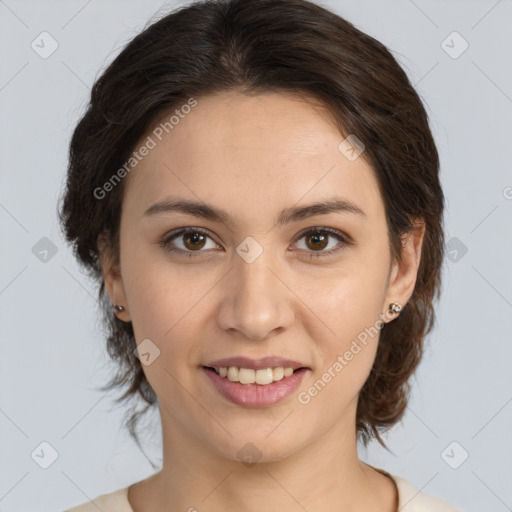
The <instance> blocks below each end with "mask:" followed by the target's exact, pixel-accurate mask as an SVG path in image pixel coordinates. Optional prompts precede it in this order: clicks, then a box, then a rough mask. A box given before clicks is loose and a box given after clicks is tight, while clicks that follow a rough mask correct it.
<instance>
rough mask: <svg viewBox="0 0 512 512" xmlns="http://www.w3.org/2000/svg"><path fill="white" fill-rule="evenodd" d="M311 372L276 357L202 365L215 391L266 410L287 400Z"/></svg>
mask: <svg viewBox="0 0 512 512" xmlns="http://www.w3.org/2000/svg"><path fill="white" fill-rule="evenodd" d="M308 370H310V368H308V367H307V366H305V365H304V364H303V363H301V362H299V361H294V360H291V359H285V358H282V357H277V356H269V357H263V358H261V359H251V358H247V357H230V358H225V359H217V360H215V361H211V362H209V363H208V364H207V365H205V366H203V371H204V372H205V375H206V376H207V377H208V378H209V380H210V382H212V383H213V385H214V387H215V388H216V390H217V391H218V392H219V393H220V394H221V395H222V396H224V398H227V399H228V400H230V401H231V402H234V403H235V404H237V405H242V406H245V407H267V406H270V405H274V404H276V403H278V402H280V401H281V400H284V399H285V398H286V397H288V396H289V395H290V394H291V393H292V392H293V391H294V390H295V389H296V388H297V387H298V386H299V385H300V383H301V381H302V378H303V377H304V375H305V374H306V373H307V371H308Z"/></svg>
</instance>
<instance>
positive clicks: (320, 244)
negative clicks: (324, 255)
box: [305, 233, 329, 251]
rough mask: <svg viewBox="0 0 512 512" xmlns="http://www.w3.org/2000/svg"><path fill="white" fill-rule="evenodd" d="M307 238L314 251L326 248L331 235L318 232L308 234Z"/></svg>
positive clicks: (307, 243)
mask: <svg viewBox="0 0 512 512" xmlns="http://www.w3.org/2000/svg"><path fill="white" fill-rule="evenodd" d="M305 238H306V245H307V246H308V247H309V248H310V249H312V250H314V251H321V250H322V249H325V248H326V247H327V245H328V242H329V236H326V235H322V234H318V233H313V234H308V235H306V237H305Z"/></svg>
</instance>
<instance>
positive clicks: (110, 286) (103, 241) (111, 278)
mask: <svg viewBox="0 0 512 512" xmlns="http://www.w3.org/2000/svg"><path fill="white" fill-rule="evenodd" d="M98 254H99V259H100V263H101V269H102V273H103V280H104V282H105V290H106V292H107V294H108V296H109V297H110V300H111V302H112V310H113V311H114V314H115V315H116V317H117V318H119V320H122V321H123V322H130V311H129V309H128V303H127V300H126V293H125V289H124V283H123V276H122V275H121V270H120V268H119V262H118V258H116V255H115V254H114V249H113V247H112V245H111V243H110V239H109V236H108V234H107V233H101V234H100V235H99V236H98ZM114 304H116V305H117V306H123V308H124V311H117V310H116V309H115V308H114Z"/></svg>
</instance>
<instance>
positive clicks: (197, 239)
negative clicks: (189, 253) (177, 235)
mask: <svg viewBox="0 0 512 512" xmlns="http://www.w3.org/2000/svg"><path fill="white" fill-rule="evenodd" d="M205 243H206V237H205V236H204V235H203V234H202V233H199V232H192V233H185V234H184V235H183V244H184V245H185V247H186V248H187V249H190V250H197V249H202V248H203V247H204V245H205Z"/></svg>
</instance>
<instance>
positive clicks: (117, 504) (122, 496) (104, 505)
mask: <svg viewBox="0 0 512 512" xmlns="http://www.w3.org/2000/svg"><path fill="white" fill-rule="evenodd" d="M98 510H101V511H102V512H133V510H132V508H131V507H130V502H129V501H128V487H124V488H123V489H118V490H117V491H114V492H111V493H109V494H102V495H101V496H98V497H97V498H94V499H93V500H92V501H88V502H87V503H83V504H82V505H78V506H76V507H73V508H70V509H68V510H65V511H64V512H98Z"/></svg>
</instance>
